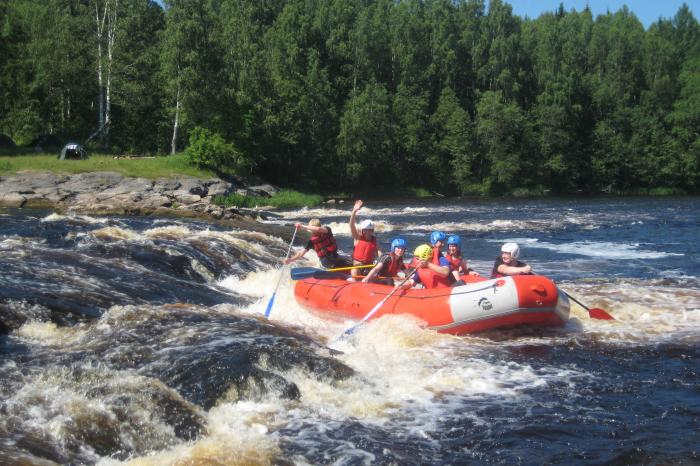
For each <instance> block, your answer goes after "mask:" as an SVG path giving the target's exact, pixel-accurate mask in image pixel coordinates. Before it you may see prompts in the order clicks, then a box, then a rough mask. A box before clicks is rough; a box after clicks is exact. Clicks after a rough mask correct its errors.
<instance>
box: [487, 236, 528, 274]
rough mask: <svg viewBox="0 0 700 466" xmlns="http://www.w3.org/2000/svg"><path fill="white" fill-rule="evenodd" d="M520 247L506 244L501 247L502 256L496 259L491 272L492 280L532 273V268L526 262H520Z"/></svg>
mask: <svg viewBox="0 0 700 466" xmlns="http://www.w3.org/2000/svg"><path fill="white" fill-rule="evenodd" d="M519 256H520V247H518V245H517V244H515V243H506V244H504V245H503V246H501V255H500V256H498V257H497V258H496V262H494V264H493V270H492V271H491V278H497V277H505V276H508V275H528V274H531V273H532V267H530V266H529V265H527V264H526V263H525V262H520V261H519V260H518V257H519Z"/></svg>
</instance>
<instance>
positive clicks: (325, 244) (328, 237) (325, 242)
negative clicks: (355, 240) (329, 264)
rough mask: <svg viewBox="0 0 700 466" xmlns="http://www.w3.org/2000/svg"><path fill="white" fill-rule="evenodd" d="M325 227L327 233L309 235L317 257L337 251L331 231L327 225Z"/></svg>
mask: <svg viewBox="0 0 700 466" xmlns="http://www.w3.org/2000/svg"><path fill="white" fill-rule="evenodd" d="M326 229H327V230H328V234H319V235H313V236H312V237H311V244H312V245H313V247H314V251H316V254H317V255H318V257H319V258H321V257H325V256H326V255H328V254H331V255H333V254H335V253H336V252H337V251H338V245H337V244H336V242H335V238H334V237H333V232H332V231H331V229H330V228H328V227H326Z"/></svg>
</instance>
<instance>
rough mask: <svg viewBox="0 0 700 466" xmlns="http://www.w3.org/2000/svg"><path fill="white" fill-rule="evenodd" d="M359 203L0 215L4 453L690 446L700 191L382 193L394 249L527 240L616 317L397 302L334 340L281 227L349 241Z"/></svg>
mask: <svg viewBox="0 0 700 466" xmlns="http://www.w3.org/2000/svg"><path fill="white" fill-rule="evenodd" d="M349 208H350V205H339V206H335V207H330V208H319V209H308V210H301V211H295V212H282V213H280V215H278V216H276V217H274V219H273V220H271V221H270V222H271V223H277V224H279V225H282V226H285V227H286V228H287V229H288V231H289V235H288V236H286V237H285V238H281V237H276V236H271V235H269V234H264V233H260V232H255V231H243V230H230V229H226V228H223V227H221V226H217V225H214V224H207V223H205V222H199V221H185V220H174V219H157V218H122V217H89V216H61V215H56V214H52V213H51V212H46V211H41V212H40V211H0V335H2V336H0V464H17V463H23V464H42V465H43V464H95V463H98V464H105V465H111V464H121V463H122V462H126V463H132V464H148V465H151V464H152V465H161V464H300V465H306V464H314V465H315V464H333V465H358V464H401V465H411V464H441V465H442V464H484V463H485V464H489V463H496V464H562V465H568V464H603V463H606V464H608V463H610V464H641V463H653V464H687V463H699V462H700V447H699V446H700V379H699V378H698V375H699V372H700V331H699V330H700V286H699V285H700V278H699V277H700V260H699V259H700V203H699V202H698V199H697V198H664V199H649V198H634V199H618V198H616V199H584V200H580V199H578V200H535V201H532V200H508V201H503V200H498V201H483V200H443V201H440V202H435V201H432V202H426V203H411V204H406V203H372V202H369V203H368V206H367V207H365V208H363V209H362V210H361V211H360V217H361V219H363V218H372V219H373V220H374V222H375V224H376V233H377V235H378V237H379V239H380V243H381V245H382V246H383V249H387V248H388V244H389V242H390V241H391V239H392V238H393V237H395V236H397V235H402V236H404V237H405V238H406V239H407V240H408V241H409V244H410V245H411V247H410V248H409V250H410V249H412V248H413V247H415V246H417V245H418V244H420V243H422V242H425V241H426V239H427V236H428V235H429V233H430V231H431V230H433V229H441V230H444V231H446V232H448V233H459V234H460V235H462V243H463V249H464V253H465V255H466V256H467V258H468V259H469V261H470V264H471V266H472V267H473V268H475V269H476V270H477V271H480V272H481V273H482V274H488V272H489V271H490V269H491V266H492V263H493V260H494V258H495V257H496V255H497V254H498V251H499V247H500V245H501V243H503V242H505V241H516V242H518V243H520V245H521V249H522V259H523V260H524V261H526V262H528V263H529V264H531V265H532V266H533V268H534V270H535V271H536V272H537V273H540V274H545V275H548V276H550V277H551V278H553V279H554V280H555V281H557V282H558V283H559V285H560V286H561V287H562V288H563V289H565V290H566V291H567V292H569V293H570V294H572V295H574V296H575V297H577V298H578V299H579V300H581V301H583V302H584V303H585V304H587V305H588V306H589V307H601V308H603V309H606V310H608V311H609V312H610V313H611V314H612V315H614V317H615V319H616V320H615V321H600V320H591V319H590V318H589V317H588V313H587V312H586V311H585V310H583V309H581V308H579V307H578V306H576V305H574V306H573V308H572V318H571V320H570V321H569V323H568V324H567V325H566V326H565V327H563V328H561V329H554V330H552V329H547V330H543V329H532V328H531V329H514V330H507V331H493V332H488V333H483V334H477V335H470V336H465V337H453V336H447V335H441V334H437V333H434V332H432V331H429V330H425V329H423V328H421V325H420V322H416V321H414V320H412V319H409V318H406V317H401V316H385V317H382V318H381V319H378V320H377V321H374V322H372V323H371V324H368V325H365V326H363V327H362V328H361V329H360V330H359V331H358V332H356V333H355V334H353V336H352V337H350V338H346V339H339V338H337V337H338V336H339V335H340V334H341V333H342V332H343V330H344V329H345V328H346V327H347V326H348V325H349V324H350V323H349V322H342V321H340V322H329V321H326V320H322V319H320V318H319V317H317V316H316V315H314V314H312V313H310V312H308V311H305V310H304V309H302V308H300V307H299V306H298V305H297V304H296V302H295V300H294V296H293V285H294V284H293V282H292V281H291V280H290V278H289V269H288V268H284V269H282V270H280V268H279V260H280V259H281V258H283V257H284V255H285V254H286V252H287V246H288V243H287V241H289V239H290V237H291V232H292V227H291V225H292V224H293V223H294V222H295V221H302V222H306V221H308V219H309V218H311V217H320V218H321V219H322V220H323V222H324V223H325V224H328V225H330V226H331V227H332V228H333V231H334V232H335V233H336V236H337V237H338V239H339V244H340V247H341V250H342V251H343V252H345V253H348V252H349V250H350V245H351V241H350V239H349V228H348V225H347V219H348V215H349ZM302 246H303V242H302V241H300V240H298V241H297V244H295V247H296V248H299V247H302ZM296 250H298V249H296ZM310 256H313V253H309V254H307V257H306V258H305V259H304V260H302V261H300V262H299V263H297V264H298V265H304V266H309V265H311V266H315V265H318V261H317V259H316V258H315V257H310ZM307 259H308V260H307ZM280 277H281V284H280V287H279V289H278V290H277V293H276V295H275V300H274V306H273V308H272V312H271V315H270V320H266V319H265V318H264V317H263V314H264V312H265V309H266V306H267V304H268V302H269V301H270V298H271V296H272V293H273V292H274V291H275V286H276V284H277V282H278V280H279V279H280Z"/></svg>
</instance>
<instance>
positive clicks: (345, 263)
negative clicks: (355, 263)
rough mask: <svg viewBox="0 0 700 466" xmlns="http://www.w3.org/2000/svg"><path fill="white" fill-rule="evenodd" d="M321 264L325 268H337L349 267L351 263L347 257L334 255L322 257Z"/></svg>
mask: <svg viewBox="0 0 700 466" xmlns="http://www.w3.org/2000/svg"><path fill="white" fill-rule="evenodd" d="M321 265H322V266H324V267H325V268H327V269H337V268H340V267H350V266H351V265H352V264H351V263H350V261H349V260H348V259H346V258H344V257H340V256H338V255H335V256H324V257H322V258H321Z"/></svg>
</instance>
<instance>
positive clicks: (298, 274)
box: [291, 267, 349, 280]
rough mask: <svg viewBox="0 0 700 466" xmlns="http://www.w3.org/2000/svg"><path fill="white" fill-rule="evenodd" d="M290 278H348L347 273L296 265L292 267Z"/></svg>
mask: <svg viewBox="0 0 700 466" xmlns="http://www.w3.org/2000/svg"><path fill="white" fill-rule="evenodd" d="M291 275H292V280H303V279H304V278H348V277H349V275H348V274H345V273H340V272H333V271H332V269H331V270H323V269H317V268H315V267H297V268H294V269H292V272H291Z"/></svg>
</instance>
